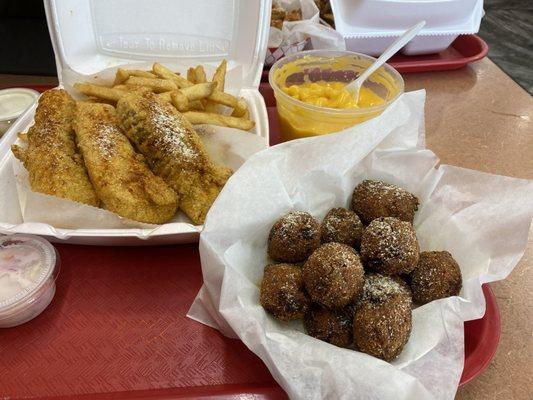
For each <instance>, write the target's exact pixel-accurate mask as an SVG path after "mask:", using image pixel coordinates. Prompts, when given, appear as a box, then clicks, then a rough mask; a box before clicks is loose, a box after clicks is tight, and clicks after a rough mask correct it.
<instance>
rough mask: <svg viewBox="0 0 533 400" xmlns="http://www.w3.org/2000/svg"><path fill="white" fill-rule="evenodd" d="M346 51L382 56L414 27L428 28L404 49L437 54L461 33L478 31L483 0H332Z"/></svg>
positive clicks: (412, 51) (408, 52)
mask: <svg viewBox="0 0 533 400" xmlns="http://www.w3.org/2000/svg"><path fill="white" fill-rule="evenodd" d="M331 7H332V10H333V14H334V18H335V26H336V29H337V30H338V31H339V32H340V33H341V34H342V35H343V36H344V38H345V40H346V49H347V50H351V51H357V52H361V53H365V54H370V55H379V54H381V53H382V52H383V51H384V50H385V49H386V48H387V47H388V46H389V45H390V44H392V42H393V41H394V40H395V39H396V38H397V37H398V36H399V35H400V34H401V33H403V31H405V30H406V29H407V28H409V27H411V26H412V25H414V24H416V23H417V22H420V21H422V20H425V21H426V25H425V27H424V28H423V29H422V30H421V31H420V33H419V34H418V35H417V36H416V37H415V38H414V39H413V40H412V41H411V42H410V43H408V44H407V45H406V46H405V47H404V48H403V49H402V52H403V53H404V54H407V55H415V54H428V53H438V52H440V51H443V50H445V49H446V48H447V47H448V46H450V44H451V43H452V42H453V41H454V40H455V39H456V38H457V37H458V36H459V35H462V34H472V33H477V32H478V31H479V25H480V23H481V18H482V17H483V0H331Z"/></svg>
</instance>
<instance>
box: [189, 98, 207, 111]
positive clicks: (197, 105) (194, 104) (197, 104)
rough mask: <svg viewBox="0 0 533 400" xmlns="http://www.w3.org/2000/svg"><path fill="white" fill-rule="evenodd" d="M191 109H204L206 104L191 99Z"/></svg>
mask: <svg viewBox="0 0 533 400" xmlns="http://www.w3.org/2000/svg"><path fill="white" fill-rule="evenodd" d="M189 110H194V111H204V110H205V106H204V105H203V104H202V102H201V101H200V100H196V101H189Z"/></svg>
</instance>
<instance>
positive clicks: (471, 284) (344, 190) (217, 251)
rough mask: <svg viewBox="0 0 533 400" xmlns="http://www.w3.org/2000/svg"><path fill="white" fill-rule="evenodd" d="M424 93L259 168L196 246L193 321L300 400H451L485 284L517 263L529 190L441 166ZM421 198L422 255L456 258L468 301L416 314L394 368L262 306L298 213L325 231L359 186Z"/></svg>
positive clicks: (256, 162) (240, 179)
mask: <svg viewBox="0 0 533 400" xmlns="http://www.w3.org/2000/svg"><path fill="white" fill-rule="evenodd" d="M424 100H425V93H424V92H423V91H418V92H412V93H407V94H404V95H403V96H402V97H401V98H400V99H399V100H398V101H397V102H395V103H394V104H393V105H391V106H390V107H389V108H388V109H387V110H386V111H385V112H384V113H383V114H382V115H381V116H380V117H378V118H375V119H373V120H370V121H367V122H365V123H363V124H361V125H358V126H356V127H354V128H350V129H347V130H346V131H344V132H342V133H338V134H331V135H325V136H321V137H315V138H309V139H302V140H297V141H292V142H288V143H285V144H282V145H279V146H275V147H272V148H270V149H267V150H265V151H262V152H260V153H258V154H256V155H254V156H252V157H251V158H250V159H249V160H248V161H247V162H246V163H245V164H244V165H243V166H242V167H241V169H240V170H239V171H238V172H237V173H236V174H235V175H234V176H233V177H232V179H231V180H230V181H229V182H228V184H227V185H226V187H225V188H224V190H223V191H222V193H221V195H220V196H219V198H218V200H217V202H216V203H215V205H214V206H213V208H212V210H211V213H210V214H209V216H208V218H207V221H206V224H205V228H204V231H203V232H202V234H201V236H200V255H201V259H202V272H203V277H204V285H203V286H202V288H201V290H200V292H199V293H198V296H197V297H196V299H195V301H194V303H193V304H192V306H191V309H190V310H189V314H188V316H189V317H190V318H193V319H195V320H197V321H200V322H202V323H204V324H207V325H210V326H212V327H215V328H217V329H219V330H220V331H221V332H222V333H223V334H225V335H227V336H231V337H239V338H240V339H241V340H242V341H243V342H244V343H245V344H246V346H247V347H248V348H250V349H251V350H252V351H253V352H254V353H256V354H257V355H258V356H259V357H261V359H262V360H263V361H264V362H265V364H266V365H267V367H268V368H269V370H270V372H271V373H272V375H273V376H274V378H275V379H276V380H277V382H278V383H279V384H280V385H281V386H282V387H283V388H284V389H285V391H286V392H287V393H288V395H289V396H290V397H291V398H294V399H323V398H327V399H353V398H358V399H384V400H387V399H395V400H397V399H453V397H454V395H455V392H456V390H457V385H458V383H459V379H460V376H461V372H462V369H463V363H464V337H463V335H464V328H463V322H464V321H467V320H472V319H477V318H481V317H482V316H483V314H484V311H485V300H484V297H483V293H482V290H481V284H482V283H485V282H492V281H495V280H499V279H503V278H505V277H506V276H507V275H508V274H509V273H510V272H511V271H512V269H513V268H514V266H515V265H516V264H517V262H518V261H519V259H520V258H521V256H522V254H523V252H524V249H525V246H526V244H527V237H528V231H529V227H530V224H531V218H532V215H533V201H532V198H533V182H531V181H527V180H521V179H514V178H508V177H503V176H496V175H490V174H486V173H482V172H478V171H472V170H467V169H463V168H457V167H453V166H448V165H441V166H440V167H439V168H436V165H437V164H438V158H437V157H436V156H435V154H433V153H432V152H431V151H429V150H426V149H424V147H423V136H424V124H423V112H424ZM366 178H371V179H382V180H385V181H388V182H391V183H394V184H397V185H400V186H402V187H404V188H406V189H407V190H409V191H411V192H413V193H415V194H416V195H417V196H418V197H419V199H420V201H421V206H420V209H419V211H418V212H417V215H416V218H415V223H414V225H415V228H416V231H417V235H418V238H419V241H420V246H421V250H422V251H425V250H448V251H450V252H451V253H452V254H453V256H454V257H455V259H456V260H457V262H458V263H459V265H460V267H461V271H462V276H463V289H462V290H461V293H460V297H451V298H447V299H441V300H438V301H434V302H431V303H429V304H426V305H424V306H421V307H418V308H416V309H415V310H414V311H413V330H412V334H411V337H410V340H409V342H408V343H407V345H406V347H405V348H404V350H403V352H402V354H401V355H400V357H399V358H398V359H396V360H395V361H393V362H392V363H387V362H385V361H382V360H379V359H377V358H374V357H371V356H369V355H366V354H363V353H359V352H356V351H352V350H347V349H342V348H338V347H335V346H333V345H330V344H328V343H325V342H321V341H319V340H316V339H314V338H312V337H310V336H307V335H306V334H304V330H303V327H302V324H301V322H292V323H284V322H281V321H278V320H276V319H274V318H272V317H271V316H270V315H268V314H267V313H266V312H265V311H264V310H263V308H262V307H261V306H260V305H259V285H260V281H261V278H262V274H263V268H264V267H265V265H266V264H267V263H268V260H267V257H266V242H267V237H268V233H269V230H270V227H271V226H272V224H273V223H274V221H276V220H277V219H278V218H279V217H280V216H281V215H283V214H284V213H286V212H288V211H291V210H305V211H309V212H310V213H311V214H313V215H314V216H315V217H316V218H318V219H322V218H323V217H324V215H325V214H326V213H327V211H328V210H329V209H330V208H332V207H338V206H344V207H348V205H349V201H350V198H351V194H352V191H353V189H354V187H355V186H356V185H357V184H358V183H359V182H361V181H362V180H363V179H366Z"/></svg>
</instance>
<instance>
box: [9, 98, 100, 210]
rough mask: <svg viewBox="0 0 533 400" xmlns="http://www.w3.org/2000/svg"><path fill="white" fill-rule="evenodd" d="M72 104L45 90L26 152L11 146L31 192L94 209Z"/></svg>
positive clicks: (40, 99) (95, 198)
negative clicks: (86, 205) (78, 203)
mask: <svg viewBox="0 0 533 400" xmlns="http://www.w3.org/2000/svg"><path fill="white" fill-rule="evenodd" d="M75 106H76V103H75V102H74V100H73V99H72V97H70V95H69V94H68V93H67V92H66V91H64V90H62V89H54V90H48V91H46V92H44V93H43V94H42V95H41V97H40V98H39V105H38V107H37V111H36V113H35V124H34V125H33V126H32V127H31V128H30V129H29V130H28V135H27V144H28V145H27V148H23V147H19V146H17V145H13V146H11V150H12V151H13V154H14V155H15V157H17V158H18V159H19V160H21V161H22V162H23V163H24V167H26V169H27V170H28V173H29V179H30V186H31V189H32V190H33V191H35V192H40V193H44V194H49V195H52V196H57V197H62V198H64V199H69V200H73V201H77V202H80V203H85V204H89V205H91V206H95V207H96V206H98V203H99V201H98V197H97V196H96V193H95V191H94V189H93V186H92V184H91V182H90V181H89V176H88V175H87V171H86V169H85V166H84V165H83V160H82V158H81V156H80V154H79V153H78V152H77V148H76V142H75V136H74V131H73V129H72V122H73V119H74V112H75Z"/></svg>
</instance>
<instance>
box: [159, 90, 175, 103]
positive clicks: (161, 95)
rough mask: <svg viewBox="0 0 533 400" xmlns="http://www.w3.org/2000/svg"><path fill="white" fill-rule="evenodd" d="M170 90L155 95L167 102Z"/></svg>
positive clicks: (169, 98)
mask: <svg viewBox="0 0 533 400" xmlns="http://www.w3.org/2000/svg"><path fill="white" fill-rule="evenodd" d="M171 93H172V92H163V93H158V94H157V97H159V98H160V99H161V100H163V101H164V102H165V103H169V102H170V101H171V100H172V98H171V96H170V94H171Z"/></svg>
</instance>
